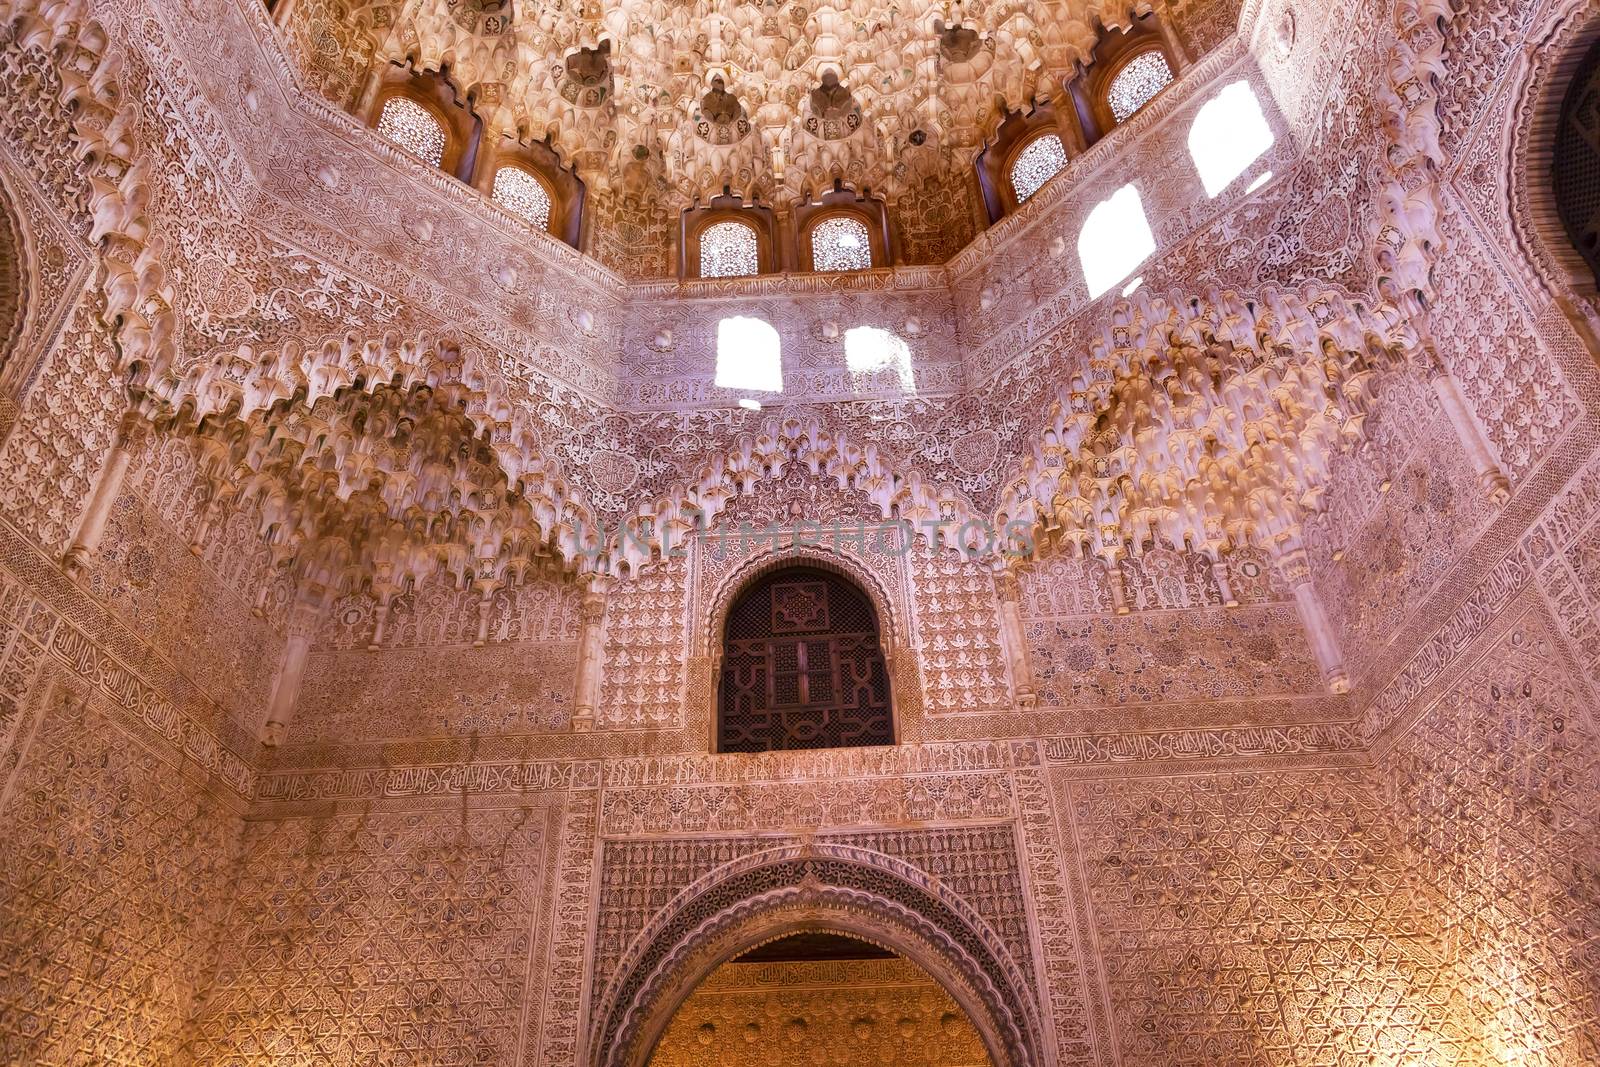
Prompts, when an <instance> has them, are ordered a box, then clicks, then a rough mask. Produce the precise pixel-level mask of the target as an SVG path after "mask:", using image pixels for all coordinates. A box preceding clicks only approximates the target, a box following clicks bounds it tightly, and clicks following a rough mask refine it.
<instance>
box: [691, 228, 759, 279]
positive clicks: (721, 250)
mask: <svg viewBox="0 0 1600 1067" xmlns="http://www.w3.org/2000/svg"><path fill="white" fill-rule="evenodd" d="M756 247H757V242H756V230H755V227H754V226H751V225H750V224H749V223H745V222H738V221H736V220H734V219H726V220H724V221H722V222H714V223H712V224H711V225H710V226H707V227H706V228H705V229H704V230H701V231H700V277H702V278H739V277H744V276H746V275H750V274H757V273H759V272H760V265H759V264H760V261H759V259H758V257H757V255H756Z"/></svg>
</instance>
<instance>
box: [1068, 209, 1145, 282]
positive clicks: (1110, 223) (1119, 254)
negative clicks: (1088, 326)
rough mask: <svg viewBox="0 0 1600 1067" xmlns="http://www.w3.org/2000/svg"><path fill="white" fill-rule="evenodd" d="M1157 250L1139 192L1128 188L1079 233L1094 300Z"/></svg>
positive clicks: (1096, 212) (1095, 212) (1091, 217)
mask: <svg viewBox="0 0 1600 1067" xmlns="http://www.w3.org/2000/svg"><path fill="white" fill-rule="evenodd" d="M1155 250H1156V239H1155V235H1154V234H1152V233H1151V232H1150V224H1149V223H1148V222H1146V221H1145V217H1144V204H1143V203H1142V202H1141V201H1140V200H1139V190H1137V189H1135V188H1134V187H1133V186H1131V185H1124V186H1123V187H1122V188H1121V189H1118V190H1117V191H1116V192H1115V193H1112V194H1111V196H1110V197H1108V198H1107V199H1105V200H1102V201H1101V202H1100V203H1099V204H1097V205H1096V206H1095V209H1094V210H1093V211H1091V212H1089V217H1088V218H1087V219H1085V220H1084V222H1083V229H1082V230H1081V231H1080V232H1079V233H1078V259H1079V261H1080V262H1081V263H1082V264H1083V277H1084V280H1085V281H1087V282H1088V283H1089V297H1090V299H1093V298H1094V297H1097V296H1099V295H1100V294H1101V293H1103V292H1105V291H1106V290H1108V289H1110V288H1111V287H1112V286H1114V285H1116V284H1117V283H1118V282H1120V281H1121V280H1122V279H1124V278H1126V277H1127V276H1128V275H1130V274H1132V273H1133V270H1134V268H1135V267H1137V266H1138V265H1139V264H1141V263H1143V262H1144V261H1145V260H1146V259H1148V258H1150V255H1151V253H1153V252H1154V251H1155Z"/></svg>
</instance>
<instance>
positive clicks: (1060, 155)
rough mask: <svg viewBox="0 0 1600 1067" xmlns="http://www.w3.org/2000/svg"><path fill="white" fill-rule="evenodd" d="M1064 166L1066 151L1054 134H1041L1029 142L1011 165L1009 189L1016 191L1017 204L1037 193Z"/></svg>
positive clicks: (1065, 163)
mask: <svg viewBox="0 0 1600 1067" xmlns="http://www.w3.org/2000/svg"><path fill="white" fill-rule="evenodd" d="M1066 165H1067V150H1066V148H1065V147H1063V146H1062V144H1061V138H1059V137H1057V136H1056V135H1055V134H1053V133H1047V134H1043V135H1042V136H1039V137H1035V138H1034V139H1033V140H1031V141H1029V142H1028V143H1027V145H1026V146H1025V147H1024V148H1023V149H1022V151H1020V152H1018V153H1017V158H1016V160H1015V161H1014V162H1013V163H1012V164H1011V188H1012V189H1013V190H1015V191H1016V194H1017V203H1019V204H1020V203H1022V202H1023V201H1025V200H1027V199H1028V197H1030V196H1032V195H1033V194H1034V193H1037V192H1038V191H1039V187H1040V186H1042V185H1044V183H1045V182H1047V181H1049V180H1050V179H1051V178H1053V177H1055V174H1056V172H1057V171H1058V170H1060V169H1061V168H1062V167H1064V166H1066Z"/></svg>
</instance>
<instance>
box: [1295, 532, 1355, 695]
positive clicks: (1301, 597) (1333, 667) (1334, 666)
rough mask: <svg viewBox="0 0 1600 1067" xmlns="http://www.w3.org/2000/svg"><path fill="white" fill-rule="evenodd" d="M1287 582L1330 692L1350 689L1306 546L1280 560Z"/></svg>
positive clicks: (1341, 656) (1346, 691) (1348, 679)
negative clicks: (1313, 579)
mask: <svg viewBox="0 0 1600 1067" xmlns="http://www.w3.org/2000/svg"><path fill="white" fill-rule="evenodd" d="M1278 568H1279V572H1280V573H1281V574H1282V576H1283V580H1284V583H1285V584H1286V585H1288V586H1289V588H1290V589H1291V590H1293V591H1294V603H1295V607H1296V608H1298V609H1299V612H1300V624H1301V625H1302V626H1304V627H1305V630H1306V638H1307V639H1308V640H1309V641H1310V642H1311V651H1312V654H1313V655H1315V656H1316V657H1317V665H1318V666H1319V667H1321V668H1322V677H1323V680H1324V681H1325V682H1326V683H1327V685H1328V691H1329V692H1331V693H1348V692H1349V691H1350V676H1349V675H1347V674H1346V673H1345V669H1344V654H1343V653H1342V652H1341V651H1340V650H1339V642H1338V640H1337V639H1336V638H1335V637H1334V634H1333V624H1332V623H1330V622H1329V621H1328V615H1327V612H1325V611H1323V610H1322V598H1321V597H1320V596H1318V595H1317V587H1316V585H1315V584H1314V583H1313V582H1312V581H1311V565H1310V563H1309V562H1308V561H1307V559H1306V554H1305V550H1304V549H1298V548H1297V549H1294V550H1292V551H1290V552H1289V553H1288V554H1286V555H1284V556H1282V557H1280V558H1279V560H1278Z"/></svg>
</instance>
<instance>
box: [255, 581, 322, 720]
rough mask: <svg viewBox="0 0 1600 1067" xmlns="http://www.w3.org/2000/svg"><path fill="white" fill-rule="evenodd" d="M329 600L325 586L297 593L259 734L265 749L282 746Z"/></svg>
mask: <svg viewBox="0 0 1600 1067" xmlns="http://www.w3.org/2000/svg"><path fill="white" fill-rule="evenodd" d="M328 599H329V598H328V589H327V587H326V586H324V585H322V584H321V583H320V582H307V583H306V584H305V585H304V586H302V587H301V588H300V589H299V590H298V591H297V592H296V594H295V600H294V603H293V604H292V605H291V606H290V608H289V626H288V630H289V636H288V640H286V641H285V642H284V644H283V656H282V658H280V659H279V660H278V674H277V676H276V677H275V678H273V680H272V697H271V699H270V700H269V702H268V704H267V721H266V724H265V725H264V726H263V727H262V730H261V743H262V744H263V745H266V746H267V747H268V748H275V747H276V746H278V745H280V744H282V743H283V736H284V734H285V733H286V732H287V731H288V729H289V723H290V722H292V721H293V720H294V710H295V705H296V704H298V703H299V701H300V684H301V683H302V682H304V681H305V677H306V660H307V659H308V658H309V657H310V655H311V643H312V641H313V640H314V639H315V638H316V634H317V629H318V628H319V627H320V626H321V624H322V616H323V612H324V611H325V610H326V608H327V605H328Z"/></svg>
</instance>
